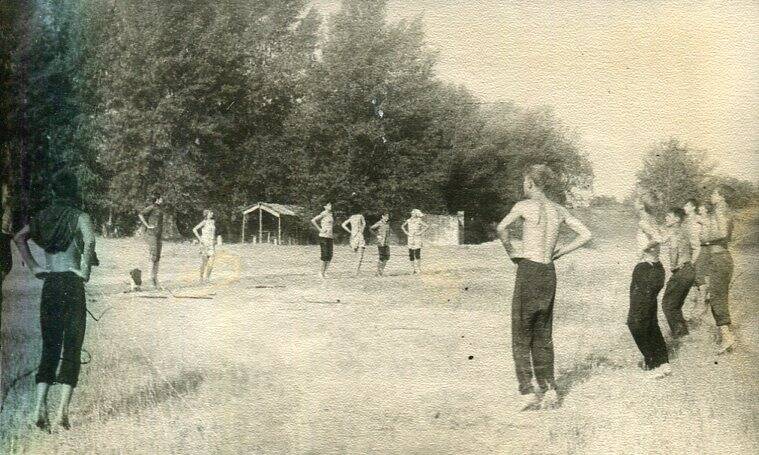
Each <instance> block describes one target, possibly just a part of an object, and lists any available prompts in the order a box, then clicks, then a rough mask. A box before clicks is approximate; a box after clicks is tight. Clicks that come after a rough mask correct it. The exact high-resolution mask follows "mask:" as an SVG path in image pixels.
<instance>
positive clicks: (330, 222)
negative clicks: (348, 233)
mask: <svg viewBox="0 0 759 455" xmlns="http://www.w3.org/2000/svg"><path fill="white" fill-rule="evenodd" d="M317 223H319V224H317ZM311 224H312V225H313V226H314V227H315V228H316V230H317V231H319V248H320V250H321V261H322V267H321V270H320V271H319V276H321V277H322V278H327V268H328V267H329V263H330V262H331V261H332V253H333V251H334V238H333V232H332V231H333V229H334V226H335V217H334V216H332V204H331V203H329V202H327V204H325V205H324V211H322V213H320V214H318V215H316V216H315V217H313V218H312V219H311Z"/></svg>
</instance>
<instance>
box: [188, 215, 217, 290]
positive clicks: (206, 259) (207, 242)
mask: <svg viewBox="0 0 759 455" xmlns="http://www.w3.org/2000/svg"><path fill="white" fill-rule="evenodd" d="M201 229H202V230H203V232H202V234H201V233H200V232H199V231H200V230H201ZM192 233H193V234H195V237H197V238H198V241H199V242H200V257H201V262H200V282H201V283H202V282H203V281H204V280H208V279H209V278H211V271H212V270H213V263H214V259H215V258H216V221H215V220H214V218H213V211H211V210H203V221H201V222H200V223H198V225H197V226H195V227H194V228H192Z"/></svg>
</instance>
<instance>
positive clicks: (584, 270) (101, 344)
mask: <svg viewBox="0 0 759 455" xmlns="http://www.w3.org/2000/svg"><path fill="white" fill-rule="evenodd" d="M599 222H600V223H601V224H602V225H603V226H599V229H601V230H602V231H603V232H604V234H603V235H599V237H598V239H597V240H595V241H594V245H593V248H592V249H587V250H583V251H581V252H579V253H577V254H575V255H572V256H570V257H567V258H566V259H564V260H561V261H560V262H559V263H558V266H557V268H558V277H559V292H558V298H557V305H556V314H555V323H554V327H555V329H554V340H555V344H556V356H557V361H556V362H557V373H558V376H559V379H558V380H559V384H560V386H561V388H562V395H563V405H562V407H561V408H560V409H558V410H554V411H533V412H523V413H517V412H515V409H514V406H515V403H514V397H515V394H516V383H515V378H514V372H513V364H512V360H511V351H510V323H509V312H510V307H509V304H510V297H511V290H512V283H513V279H514V271H515V267H514V266H513V265H512V264H511V263H510V262H508V261H506V260H505V255H504V253H503V252H502V250H501V249H500V247H499V246H497V245H495V244H485V245H479V246H459V247H429V248H426V249H425V250H424V252H423V255H424V257H423V259H424V268H425V274H424V275H422V276H412V275H410V274H409V272H410V266H409V263H408V259H407V258H406V252H405V249H404V248H402V247H394V248H393V250H392V254H393V256H392V258H391V261H390V263H389V265H388V272H389V275H390V276H387V277H385V278H375V277H373V276H372V272H373V267H374V266H375V263H374V261H375V260H376V250H375V249H374V247H373V246H370V247H369V248H368V249H367V252H368V253H367V258H368V261H367V263H366V269H365V272H364V275H363V276H362V277H360V278H358V279H354V278H352V277H351V276H350V275H351V267H352V254H351V252H350V251H349V250H348V248H347V247H336V255H335V264H334V267H333V269H332V277H331V278H330V279H327V280H325V281H322V280H321V279H318V278H317V277H316V272H317V268H318V247H295V246H293V247H274V246H251V245H229V246H225V247H223V249H222V250H221V251H220V257H219V261H218V264H217V269H216V272H215V274H214V277H213V280H214V283H213V284H212V285H211V286H205V287H201V286H198V285H196V284H194V281H195V275H196V268H197V265H198V262H199V257H198V254H197V250H196V247H194V246H192V245H190V244H168V245H166V246H165V254H164V260H163V262H162V266H163V273H162V275H163V277H164V283H165V285H166V286H167V287H168V288H170V289H171V290H172V291H173V293H174V295H177V296H180V297H173V296H171V294H170V293H168V292H163V293H154V292H148V293H144V294H135V293H123V291H124V290H126V289H128V282H127V274H126V270H129V269H130V268H132V267H135V266H136V267H141V268H143V269H144V268H145V264H144V263H143V261H144V256H145V254H144V246H143V244H142V243H141V242H140V241H139V240H138V239H122V240H107V239H103V240H100V241H99V244H98V245H99V246H98V251H99V255H100V257H101V261H102V267H100V268H99V269H96V272H95V275H94V277H93V280H92V282H91V284H90V285H89V287H88V294H89V308H90V310H91V311H92V312H93V313H94V314H95V316H101V315H102V318H101V320H100V322H94V321H93V320H92V319H89V320H88V332H87V338H86V340H85V348H86V349H87V351H88V352H89V353H90V354H91V356H92V362H91V363H90V364H88V365H86V366H84V367H83V372H82V378H81V381H80V387H79V388H78V389H77V391H76V393H75V395H74V401H73V405H72V411H71V420H72V425H73V429H72V430H71V431H67V432H66V431H56V432H54V433H53V434H51V435H48V434H43V433H41V432H39V431H34V430H32V429H31V428H30V427H29V421H30V412H31V409H32V405H33V402H32V400H33V388H34V384H33V381H34V379H33V375H30V376H26V377H24V378H22V379H20V380H18V381H17V382H16V384H15V386H14V387H13V388H12V389H11V390H9V391H8V392H7V393H8V394H7V397H6V399H5V403H4V409H3V412H2V415H0V426H1V427H2V439H1V442H0V452H2V453H145V454H156V453H161V454H163V453H246V454H247V453H267V454H268V453H319V454H322V453H350V454H356V453H383V454H384V453H399V454H415V453H419V454H430V453H435V454H437V453H444V454H464V453H599V454H608V453H666V454H680V453H683V454H685V453H689V454H690V453H717V452H719V453H759V441H758V440H757V436H756V428H759V415H758V414H757V409H758V408H759V407H758V406H757V404H758V403H759V399H757V396H758V393H759V387H758V386H757V378H758V377H759V375H758V373H759V371H757V369H758V368H759V362H757V360H759V359H758V357H759V354H758V351H757V348H758V347H759V338H757V330H756V327H757V323H758V322H759V320H758V319H759V311H757V310H758V309H759V308H758V305H757V303H758V302H757V299H756V295H759V286H758V285H757V283H759V280H757V278H759V277H758V276H757V274H759V271H757V267H756V264H757V259H759V251H757V250H742V251H739V252H736V253H735V254H734V257H735V260H736V274H735V275H736V278H735V281H734V288H733V289H734V290H733V293H732V311H733V315H734V319H735V322H736V327H737V331H738V336H739V339H740V347H739V349H738V350H737V351H736V352H734V353H733V354H730V355H728V356H716V355H715V354H714V348H715V342H714V339H713V337H714V335H715V328H714V327H713V324H712V321H711V319H710V318H706V319H704V322H703V323H702V324H700V325H699V326H698V327H696V329H695V330H694V333H693V336H692V339H691V340H690V341H689V342H688V343H687V344H686V345H685V346H684V347H683V348H682V349H681V350H680V351H679V352H678V353H677V354H676V355H674V356H673V358H672V363H673V369H674V374H673V375H672V376H671V377H670V378H667V379H665V380H660V381H651V380H648V379H646V378H645V377H644V374H643V372H641V371H639V370H638V369H637V368H636V364H637V360H638V353H637V350H636V349H635V346H634V344H633V342H632V339H631V337H630V336H629V333H628V332H627V328H626V326H625V325H624V321H625V316H626V312H627V305H628V297H627V294H628V285H629V275H630V273H631V270H632V267H633V262H634V258H633V257H631V255H630V254H629V252H627V251H625V250H624V249H623V247H624V246H625V245H626V244H629V243H631V242H630V240H631V239H629V238H627V233H626V231H624V232H623V235H620V233H619V231H618V230H617V228H615V227H614V220H604V219H600V220H599ZM604 229H605V231H604ZM619 229H622V226H621V225H620V226H619ZM612 233H615V235H612ZM39 291H40V284H39V283H37V282H34V281H33V280H30V278H29V276H28V274H27V273H25V271H22V270H21V269H20V267H17V268H16V269H14V272H13V273H12V275H11V276H10V277H9V278H8V280H7V281H6V283H5V291H4V292H5V297H6V300H5V301H6V304H5V314H4V316H3V327H2V337H3V339H2V342H3V349H4V351H5V353H4V359H3V362H4V363H3V371H2V374H3V376H4V378H5V381H4V388H6V387H7V386H8V384H9V382H8V380H9V379H13V378H15V377H17V376H19V375H21V374H23V373H25V372H28V371H30V370H32V369H34V367H35V366H36V362H37V359H38V355H39V354H38V349H39V345H40V340H39V329H38V325H37V324H38V322H37V312H38V299H39ZM209 294H213V299H211V300H208V299H190V298H183V297H181V296H185V297H188V296H201V295H209ZM148 295H151V296H154V297H155V296H162V297H167V298H146V296H148ZM661 322H662V327H663V328H664V326H665V325H666V324H664V321H663V317H661ZM665 331H666V329H665ZM667 335H668V333H667ZM56 397H57V395H56V392H55V388H54V392H53V395H52V397H51V398H52V400H51V405H53V406H54V405H55V404H56Z"/></svg>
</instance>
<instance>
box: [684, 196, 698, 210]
mask: <svg viewBox="0 0 759 455" xmlns="http://www.w3.org/2000/svg"><path fill="white" fill-rule="evenodd" d="M688 204H691V205H693V207H695V208H698V205H699V203H698V200H697V199H695V198H690V199H688V200H687V201H685V204H683V205H688Z"/></svg>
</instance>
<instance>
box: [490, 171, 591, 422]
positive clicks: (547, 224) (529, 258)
mask: <svg viewBox="0 0 759 455" xmlns="http://www.w3.org/2000/svg"><path fill="white" fill-rule="evenodd" d="M554 178H555V175H554V173H553V171H552V170H551V168H549V167H548V166H546V165H543V164H540V165H533V166H530V167H529V168H528V169H527V170H526V172H525V174H524V181H523V188H524V194H525V196H526V199H524V200H522V201H520V202H517V203H516V204H515V205H514V207H513V208H512V209H511V212H509V214H508V215H506V217H505V218H504V219H503V220H502V221H501V222H500V223H499V224H498V236H499V237H500V239H501V242H502V243H503V246H504V248H505V249H506V252H507V253H508V255H509V257H510V258H511V260H512V261H514V262H515V263H516V264H517V274H516V281H515V284H514V296H513V299H512V304H511V347H512V353H513V355H514V366H515V368H516V376H517V381H518V383H519V393H520V395H521V397H522V400H521V402H520V408H521V410H525V409H528V408H531V407H534V406H536V405H538V404H540V401H541V398H542V399H543V405H544V406H545V407H546V408H551V407H555V406H556V405H558V395H557V392H556V381H555V379H554V348H553V305H554V298H555V296H556V269H555V267H554V263H553V262H554V261H555V260H556V259H559V258H560V257H562V256H565V255H566V254H569V253H571V252H572V251H574V250H576V249H578V248H580V247H581V246H583V245H585V244H586V243H587V242H588V241H590V239H591V233H590V230H588V228H587V227H585V225H584V224H583V223H582V222H581V221H580V220H578V219H577V218H575V217H573V216H572V215H571V214H570V213H569V211H568V210H567V209H565V208H564V207H562V206H561V205H559V204H557V203H555V202H553V201H551V200H550V199H549V198H548V197H547V196H546V194H545V192H544V191H545V189H546V188H547V186H548V185H549V184H550V182H551V181H552V180H554ZM520 219H521V220H522V221H523V235H522V242H521V248H520V249H521V251H517V250H516V249H515V248H514V245H513V243H512V242H511V241H510V240H509V231H508V227H509V226H510V225H511V224H512V223H514V222H515V221H517V220H520ZM562 224H566V225H567V226H568V227H569V228H570V229H571V230H572V231H574V232H575V233H576V234H577V236H576V237H575V239H574V240H572V242H570V243H568V244H566V245H564V246H562V247H559V248H557V242H558V238H559V228H560V227H561V225H562ZM533 374H534V376H535V379H536V380H537V383H538V387H539V388H540V392H541V394H542V397H541V396H540V395H538V394H537V393H536V392H535V390H534V388H533V385H532V378H533Z"/></svg>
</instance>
